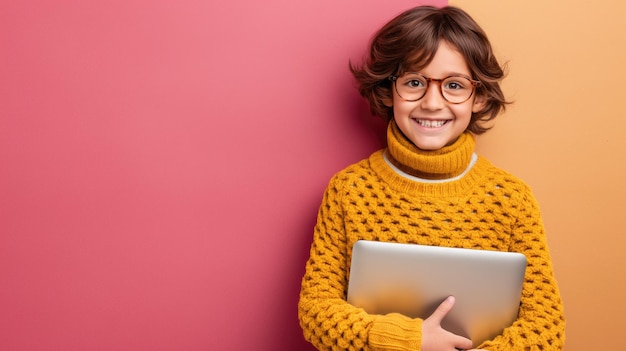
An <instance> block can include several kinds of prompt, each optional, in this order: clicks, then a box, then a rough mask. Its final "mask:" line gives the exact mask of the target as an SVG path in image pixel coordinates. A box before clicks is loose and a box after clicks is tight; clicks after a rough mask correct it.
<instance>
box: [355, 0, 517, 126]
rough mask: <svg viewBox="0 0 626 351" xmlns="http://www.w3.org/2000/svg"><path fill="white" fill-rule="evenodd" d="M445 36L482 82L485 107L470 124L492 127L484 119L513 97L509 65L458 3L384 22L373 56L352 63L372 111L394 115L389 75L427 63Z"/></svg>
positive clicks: (374, 42) (425, 8) (493, 115)
mask: <svg viewBox="0 0 626 351" xmlns="http://www.w3.org/2000/svg"><path fill="white" fill-rule="evenodd" d="M441 41H446V42H447V43H449V44H450V45H452V46H453V47H454V48H456V49H457V50H458V51H459V52H460V53H461V55H463V57H464V58H465V61H466V62H467V65H468V66H469V69H470V71H471V72H472V78H473V79H475V80H478V81H480V82H481V84H480V85H479V86H478V87H477V88H476V95H477V96H481V97H483V98H484V99H485V107H484V108H483V109H482V110H481V111H478V112H475V113H473V114H472V118H471V121H470V124H469V126H468V127H467V130H469V131H470V132H472V133H474V134H482V133H484V132H486V131H487V130H489V127H487V126H485V125H484V124H485V122H488V121H491V120H493V119H494V118H496V116H497V115H498V114H499V113H500V111H503V110H504V109H505V105H506V104H509V103H510V102H508V101H506V99H505V98H504V95H503V93H502V90H501V89H500V81H501V80H502V79H503V78H504V76H505V71H504V67H502V66H500V64H499V63H498V61H497V59H496V57H495V55H494V53H493V49H492V47H491V44H490V43H489V40H488V39H487V35H486V34H485V32H484V31H483V30H482V28H480V26H479V25H478V24H477V23H476V22H475V21H474V20H473V19H472V18H471V17H470V16H469V15H468V14H467V13H466V12H465V11H463V10H461V9H459V8H457V7H453V6H447V7H443V8H436V7H432V6H418V7H415V8H412V9H409V10H407V11H405V12H403V13H401V14H400V15H398V16H397V17H395V18H394V19H392V20H391V21H389V22H388V23H387V24H386V25H384V26H383V27H382V28H381V29H380V30H379V31H378V32H377V33H376V34H375V35H374V37H373V38H372V41H371V43H370V50H369V56H368V57H366V58H365V60H364V62H363V64H362V65H361V66H355V65H353V64H352V63H350V70H351V71H352V74H353V75H354V77H355V78H356V80H357V83H358V88H359V93H360V94H361V96H363V97H364V98H365V99H366V100H367V101H368V103H369V106H370V111H371V112H372V114H374V115H376V116H380V117H382V118H384V119H385V120H386V121H387V122H388V121H390V120H391V119H393V108H392V107H389V106H386V105H385V103H384V101H385V100H386V101H389V98H390V97H391V96H392V91H391V89H392V84H391V81H390V80H389V77H390V76H392V75H395V76H401V75H402V74H404V73H405V72H407V70H409V69H411V70H414V69H417V70H419V69H421V68H424V67H426V66H427V65H428V64H429V63H430V61H432V59H433V57H434V55H435V53H436V52H437V49H438V48H439V43H440V42H441Z"/></svg>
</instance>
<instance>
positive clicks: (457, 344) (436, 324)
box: [422, 296, 472, 351]
mask: <svg viewBox="0 0 626 351" xmlns="http://www.w3.org/2000/svg"><path fill="white" fill-rule="evenodd" d="M454 302H455V300H454V297H453V296H449V297H448V298H447V299H445V300H444V301H443V302H442V303H441V304H440V305H439V307H437V309H436V310H435V312H433V314H431V315H430V317H428V318H426V319H425V320H424V322H423V323H422V351H440V350H441V351H444V350H445V351H451V350H454V349H455V348H456V349H457V350H467V349H469V348H470V347H472V340H470V339H467V338H464V337H462V336H460V335H456V334H453V333H450V332H449V331H447V330H445V329H443V328H442V327H441V321H442V320H443V318H444V317H445V316H446V315H447V314H448V312H450V310H452V307H454Z"/></svg>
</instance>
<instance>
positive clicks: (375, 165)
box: [298, 122, 565, 351]
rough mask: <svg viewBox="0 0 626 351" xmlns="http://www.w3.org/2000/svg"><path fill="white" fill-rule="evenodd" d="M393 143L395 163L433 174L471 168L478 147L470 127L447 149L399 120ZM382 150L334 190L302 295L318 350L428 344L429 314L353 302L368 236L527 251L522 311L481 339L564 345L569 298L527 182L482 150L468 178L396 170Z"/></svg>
mask: <svg viewBox="0 0 626 351" xmlns="http://www.w3.org/2000/svg"><path fill="white" fill-rule="evenodd" d="M388 144H389V147H388V149H387V152H388V158H389V159H390V160H391V162H393V163H394V165H396V166H398V165H400V167H398V168H400V169H402V170H403V171H404V172H406V173H409V174H413V175H416V176H418V177H420V176H421V177H424V175H430V177H428V178H430V179H433V178H435V179H441V178H442V177H444V178H446V179H447V178H452V177H456V176H458V175H461V174H463V171H465V170H466V169H467V168H468V167H469V165H470V160H471V156H472V154H473V151H474V138H473V136H472V135H470V134H463V135H462V136H461V137H460V138H459V139H458V140H457V141H456V142H455V143H454V144H453V145H450V146H448V147H445V148H443V149H441V150H437V151H434V152H426V151H422V150H418V149H417V148H415V146H413V145H412V144H411V143H410V142H409V141H408V140H407V139H406V138H405V137H404V136H403V135H402V133H401V132H399V130H398V129H397V127H396V126H395V124H394V123H393V122H392V123H390V127H389V132H388ZM383 152H385V151H383V150H380V151H377V152H375V153H374V154H372V155H371V156H370V157H369V158H368V159H365V160H363V161H361V162H359V163H356V164H354V165H352V166H349V167H347V168H346V169H344V170H343V171H341V172H339V173H337V174H336V175H335V176H334V177H333V178H332V179H331V181H330V183H329V185H328V187H327V189H326V192H325V194H324V197H323V200H322V204H321V206H320V210H319V214H318V219H317V224H316V226H315V231H314V238H313V243H312V246H311V251H310V257H309V260H308V261H307V264H306V271H305V275H304V277H303V279H302V289H301V292H300V301H299V304H298V316H299V319H300V325H301V327H302V329H303V331H304V336H305V338H306V339H307V340H308V341H309V342H311V343H312V344H313V345H315V346H316V347H317V348H318V349H319V350H397V351H400V350H420V348H421V339H422V336H421V327H422V320H421V319H418V318H409V317H406V316H402V315H400V314H397V313H392V314H388V315H370V314H368V313H366V312H365V311H364V310H363V309H361V308H357V307H354V306H352V305H350V304H348V303H347V302H346V293H347V291H346V290H347V286H348V279H349V272H350V260H351V254H352V245H353V244H354V243H355V242H356V241H357V240H360V239H365V240H379V241H389V242H400V243H415V244H423V245H438V246H447V247H462V248H474V249H483V250H498V251H515V252H521V253H523V254H525V255H526V258H527V260H528V266H527V269H526V276H525V282H524V286H523V291H522V299H521V305H520V311H519V315H518V319H517V320H516V321H515V322H514V323H513V325H511V326H510V327H508V328H506V329H505V330H504V331H503V332H502V334H501V335H499V336H497V337H495V338H494V339H492V340H487V341H485V342H483V343H482V344H481V345H475V346H474V347H477V348H482V349H487V350H490V351H499V350H507V351H512V350H529V351H532V350H561V349H562V348H563V344H564V341H565V320H564V314H563V305H562V301H561V297H560V293H559V290H558V286H557V283H556V281H555V279H554V275H553V270H552V263H551V259H550V254H549V251H548V246H547V243H546V237H545V233H544V227H543V223H542V221H541V216H540V212H539V207H538V204H537V202H536V200H535V198H534V197H533V195H532V193H531V191H530V189H529V188H528V186H527V185H526V184H524V183H523V182H522V181H520V180H519V179H518V178H516V177H514V176H512V175H511V174H509V173H507V172H505V171H503V170H501V169H499V168H497V167H495V166H493V165H492V164H491V163H490V162H489V161H487V160H486V159H484V158H482V157H479V158H478V160H477V161H476V163H475V164H474V165H473V166H471V168H470V169H469V170H468V171H467V172H466V173H464V174H463V175H462V177H457V178H455V179H454V180H450V181H443V182H441V181H439V182H419V181H415V180H412V179H410V178H408V177H406V176H403V175H401V174H398V173H397V172H396V171H394V169H393V168H391V167H390V166H389V165H388V164H387V162H386V161H385V159H384V156H383Z"/></svg>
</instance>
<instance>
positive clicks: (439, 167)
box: [387, 120, 476, 180]
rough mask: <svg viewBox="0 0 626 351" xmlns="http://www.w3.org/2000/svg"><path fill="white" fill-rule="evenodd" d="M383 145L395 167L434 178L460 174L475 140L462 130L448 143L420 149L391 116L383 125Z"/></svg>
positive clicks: (469, 156) (468, 160)
mask: <svg viewBox="0 0 626 351" xmlns="http://www.w3.org/2000/svg"><path fill="white" fill-rule="evenodd" d="M387 145H388V148H387V150H388V152H387V157H388V159H389V161H390V162H391V163H392V164H393V165H394V166H396V167H397V168H398V169H400V170H402V171H403V172H405V173H407V174H410V175H412V176H415V177H418V178H423V179H433V180H438V179H449V178H454V177H456V176H458V175H460V174H462V173H463V172H464V171H465V170H466V169H467V168H468V166H469V164H470V162H471V159H472V155H473V153H474V147H475V145H476V142H475V140H474V137H473V136H472V135H471V134H470V133H467V132H466V133H463V134H461V136H459V138H458V139H457V140H456V141H455V142H454V143H453V144H452V145H449V146H446V147H443V148H441V149H439V150H433V151H425V150H421V149H419V148H417V147H416V146H415V145H414V144H413V143H412V142H411V141H410V140H409V139H407V137H406V136H404V134H403V133H402V131H400V129H399V128H398V126H397V124H396V122H395V121H393V120H392V121H391V122H389V127H388V128H387Z"/></svg>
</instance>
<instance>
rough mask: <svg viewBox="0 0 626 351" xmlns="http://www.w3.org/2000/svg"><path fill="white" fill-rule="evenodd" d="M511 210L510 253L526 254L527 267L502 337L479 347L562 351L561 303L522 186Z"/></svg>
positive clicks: (535, 210)
mask: <svg viewBox="0 0 626 351" xmlns="http://www.w3.org/2000/svg"><path fill="white" fill-rule="evenodd" d="M520 195H522V196H521V201H520V202H519V204H518V205H517V206H513V210H517V211H518V213H519V216H518V218H517V221H516V224H515V225H514V228H513V235H512V237H511V244H510V245H511V247H510V251H516V252H521V253H523V254H525V255H526V258H527V260H528V266H527V268H526V274H525V278H524V286H523V288H522V297H521V304H520V311H519V314H518V318H517V320H516V321H515V322H514V323H513V325H512V326H511V327H509V328H507V329H505V330H504V332H503V333H502V335H500V336H498V337H496V338H495V339H493V340H490V341H486V342H484V343H483V344H482V345H480V346H479V348H481V349H487V350H490V351H499V350H508V351H510V350H530V351H535V350H562V349H563V346H564V342H565V317H564V314H563V302H562V301H561V296H560V293H559V288H558V285H557V282H556V280H555V278H554V272H553V269H552V261H551V258H550V253H549V250H548V245H547V241H546V236H545V231H544V226H543V222H542V220H541V215H540V212H539V206H538V204H537V201H536V200H535V198H534V197H533V195H532V193H531V192H530V189H528V188H527V187H525V189H524V191H523V192H522V193H521V194H520Z"/></svg>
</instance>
